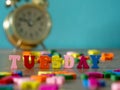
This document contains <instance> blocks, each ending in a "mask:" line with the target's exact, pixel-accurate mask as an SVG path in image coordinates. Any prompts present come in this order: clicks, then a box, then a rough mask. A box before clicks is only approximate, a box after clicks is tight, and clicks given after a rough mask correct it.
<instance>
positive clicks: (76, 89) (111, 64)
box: [0, 49, 120, 90]
mask: <svg viewBox="0 0 120 90" xmlns="http://www.w3.org/2000/svg"><path fill="white" fill-rule="evenodd" d="M37 51H40V50H37ZM57 51H58V52H60V53H61V54H62V55H64V54H65V53H66V52H67V51H76V52H79V53H84V54H85V55H87V49H64V50H63V49H62V50H57ZM100 51H101V52H113V53H114V55H115V57H114V59H113V60H112V61H107V62H100V63H99V67H100V68H99V69H97V70H94V69H91V68H90V69H88V70H87V71H100V72H103V71H105V70H114V69H118V68H120V50H119V49H100ZM20 52H21V51H16V52H15V51H12V50H0V71H9V72H10V71H11V69H10V66H11V62H10V61H9V55H12V54H14V55H15V54H18V53H20ZM17 65H18V70H22V71H23V74H24V76H30V75H34V74H37V72H38V71H40V69H39V65H38V64H36V65H35V66H34V68H32V69H31V70H28V69H26V68H25V67H24V66H23V62H22V60H21V61H20V62H18V63H17ZM61 70H63V69H61ZM66 70H68V69H66ZM50 71H53V70H52V69H50ZM69 71H74V72H76V73H77V79H76V80H71V81H67V82H66V83H65V84H64V85H63V87H62V88H61V89H60V90H87V89H85V88H84V87H83V86H82V82H81V80H80V74H81V73H83V72H87V71H85V70H79V69H76V65H75V66H74V68H73V69H69ZM105 81H106V84H107V87H106V88H100V89H99V90H111V83H112V81H111V80H106V79H105Z"/></svg>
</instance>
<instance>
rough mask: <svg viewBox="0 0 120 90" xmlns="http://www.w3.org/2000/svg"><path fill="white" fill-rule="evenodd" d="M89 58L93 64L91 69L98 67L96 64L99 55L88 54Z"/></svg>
mask: <svg viewBox="0 0 120 90" xmlns="http://www.w3.org/2000/svg"><path fill="white" fill-rule="evenodd" d="M90 57H91V59H92V63H93V66H92V68H93V69H98V68H99V66H98V63H99V59H100V57H101V56H100V55H90Z"/></svg>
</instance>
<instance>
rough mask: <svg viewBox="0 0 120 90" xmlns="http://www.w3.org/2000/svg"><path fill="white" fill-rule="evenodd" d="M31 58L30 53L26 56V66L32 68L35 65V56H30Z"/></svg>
mask: <svg viewBox="0 0 120 90" xmlns="http://www.w3.org/2000/svg"><path fill="white" fill-rule="evenodd" d="M30 57H31V60H29V55H25V56H24V60H23V61H24V66H25V67H26V68H28V69H31V68H33V67H34V64H35V56H30Z"/></svg>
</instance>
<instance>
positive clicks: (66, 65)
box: [64, 55, 74, 69]
mask: <svg viewBox="0 0 120 90" xmlns="http://www.w3.org/2000/svg"><path fill="white" fill-rule="evenodd" d="M64 59H65V61H64V68H67V69H69V68H73V66H74V58H73V57H72V56H69V55H64Z"/></svg>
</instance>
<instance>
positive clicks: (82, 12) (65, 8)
mask: <svg viewBox="0 0 120 90" xmlns="http://www.w3.org/2000/svg"><path fill="white" fill-rule="evenodd" d="M21 1H24V0H21ZM48 1H49V8H48V11H49V13H50V15H51V19H52V23H53V24H52V25H53V26H52V29H51V33H50V34H49V36H48V37H47V39H46V40H45V41H44V43H45V45H46V46H47V48H58V49H59V48H73V49H75V48H80V49H84V48H120V0H48ZM22 3H24V2H21V4H22ZM11 10H13V8H6V7H5V0H0V49H9V48H13V46H12V45H11V43H9V41H8V39H7V37H6V34H5V32H4V29H3V21H4V19H5V18H6V16H7V15H8V14H9V13H10V11H11ZM38 48H39V47H38Z"/></svg>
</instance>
